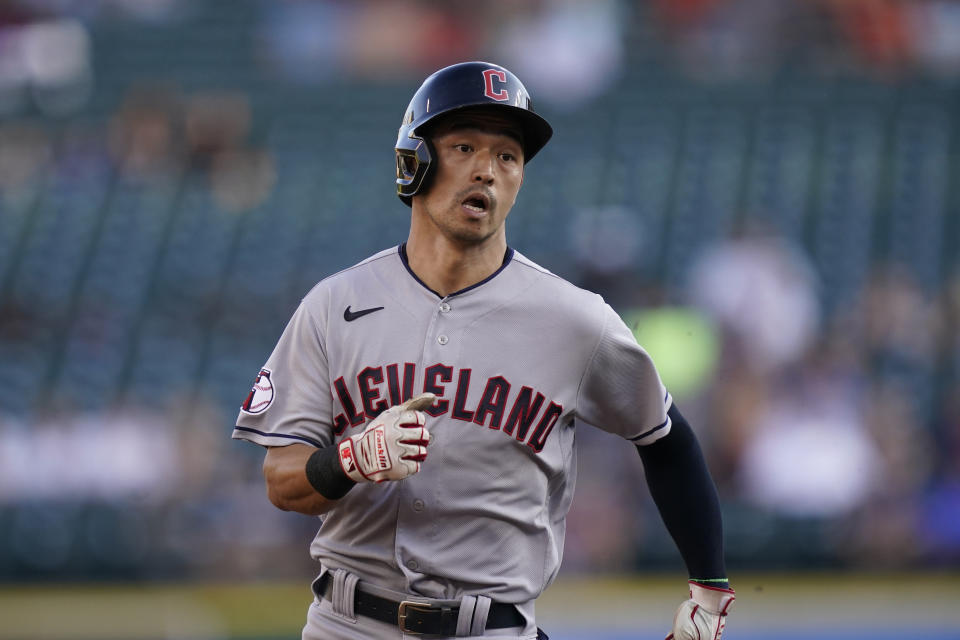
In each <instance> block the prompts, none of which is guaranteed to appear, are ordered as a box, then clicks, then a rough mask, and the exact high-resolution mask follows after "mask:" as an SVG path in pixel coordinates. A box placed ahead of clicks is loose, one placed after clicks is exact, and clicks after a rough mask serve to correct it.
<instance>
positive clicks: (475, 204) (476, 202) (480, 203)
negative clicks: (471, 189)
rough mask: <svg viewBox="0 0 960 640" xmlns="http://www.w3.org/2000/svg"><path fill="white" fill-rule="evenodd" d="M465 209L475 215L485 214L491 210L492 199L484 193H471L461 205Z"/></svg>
mask: <svg viewBox="0 0 960 640" xmlns="http://www.w3.org/2000/svg"><path fill="white" fill-rule="evenodd" d="M460 204H461V206H463V208H464V209H467V210H469V211H473V212H474V213H484V212H485V211H487V210H488V209H489V208H490V197H489V196H487V195H486V194H484V193H479V192H475V193H471V194H469V195H468V196H467V197H466V198H464V199H463V201H462V202H461V203H460Z"/></svg>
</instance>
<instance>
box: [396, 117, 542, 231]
mask: <svg viewBox="0 0 960 640" xmlns="http://www.w3.org/2000/svg"><path fill="white" fill-rule="evenodd" d="M519 135H520V134H519V131H517V130H516V125H514V124H513V123H512V122H511V121H510V120H509V119H506V118H501V117H498V116H495V115H491V114H462V115H454V116H451V117H450V118H449V119H447V120H445V121H444V122H443V123H442V124H441V125H440V126H439V127H438V128H437V129H436V130H434V131H433V132H432V134H431V136H430V137H431V140H432V142H433V147H434V150H435V152H436V158H435V160H434V161H435V162H436V167H435V170H436V173H435V175H434V176H433V181H432V182H431V183H430V187H429V189H428V190H427V192H426V193H425V194H423V195H421V196H416V197H415V198H414V207H419V208H420V209H421V210H422V211H424V212H425V213H426V215H427V216H428V217H429V219H430V221H431V222H432V224H433V226H434V227H435V228H436V229H437V230H438V231H439V232H440V233H442V234H443V235H444V236H446V237H447V238H448V239H449V240H452V241H454V242H455V243H457V244H460V245H462V246H475V245H479V244H482V243H483V242H485V241H486V240H488V239H489V238H491V237H492V236H495V235H497V234H501V235H502V234H504V227H503V223H504V220H506V217H507V214H508V213H509V212H510V209H511V208H512V207H513V203H514V201H515V200H516V198H517V193H518V192H519V191H520V184H521V183H522V182H523V145H522V144H521V143H520V141H519V139H518V138H519Z"/></svg>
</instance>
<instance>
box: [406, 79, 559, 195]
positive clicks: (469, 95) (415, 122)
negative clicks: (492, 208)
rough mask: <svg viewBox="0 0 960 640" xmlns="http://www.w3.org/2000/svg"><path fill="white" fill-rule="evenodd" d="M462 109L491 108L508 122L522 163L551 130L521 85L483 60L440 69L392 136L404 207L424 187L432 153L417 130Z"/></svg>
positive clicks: (418, 92)
mask: <svg viewBox="0 0 960 640" xmlns="http://www.w3.org/2000/svg"><path fill="white" fill-rule="evenodd" d="M466 107H484V108H488V107H489V108H496V109H499V110H502V111H501V113H506V114H507V115H508V116H510V117H512V118H514V119H515V120H516V122H517V124H519V125H520V129H521V131H522V132H523V160H524V163H526V162H529V161H530V159H531V158H533V156H535V155H536V154H537V152H538V151H540V149H542V148H543V146H544V145H545V144H547V141H548V140H549V139H550V136H552V135H553V128H551V127H550V124H549V123H548V122H547V121H546V120H544V119H543V118H542V117H541V116H539V115H537V114H536V113H534V111H533V102H532V101H531V100H530V94H529V93H527V89H526V88H525V87H524V86H523V83H521V82H520V80H519V79H518V78H517V76H515V75H513V74H512V73H510V72H509V71H507V70H506V69H504V68H503V67H501V66H499V65H495V64H491V63H489V62H461V63H460V64H455V65H451V66H449V67H444V68H443V69H440V70H439V71H437V72H436V73H434V74H433V75H431V76H430V77H429V78H427V79H426V80H424V81H423V84H422V85H421V86H420V88H419V89H418V90H417V92H416V93H415V94H414V95H413V99H412V100H411V101H410V105H409V106H408V107H407V111H406V113H405V114H404V116H403V122H402V123H401V125H400V132H399V134H398V135H397V146H396V148H395V149H396V154H397V195H398V196H400V199H401V200H403V201H404V202H405V203H406V204H407V205H410V204H411V198H412V197H413V196H414V195H416V194H417V193H419V192H420V190H421V189H423V188H425V186H426V185H427V183H428V177H429V174H430V167H431V164H432V160H433V155H434V154H433V149H432V148H431V145H430V143H429V141H428V140H427V139H426V138H425V137H424V135H423V127H424V125H426V124H427V123H428V122H430V121H431V120H433V119H434V118H436V117H437V116H440V115H442V114H446V113H450V112H451V111H455V110H457V109H463V108H466Z"/></svg>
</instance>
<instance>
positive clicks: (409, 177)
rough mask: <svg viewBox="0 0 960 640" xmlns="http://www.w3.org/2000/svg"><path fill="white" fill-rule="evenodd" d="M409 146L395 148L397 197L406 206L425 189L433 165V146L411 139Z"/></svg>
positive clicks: (418, 139)
mask: <svg viewBox="0 0 960 640" xmlns="http://www.w3.org/2000/svg"><path fill="white" fill-rule="evenodd" d="M409 142H410V143H411V144H409V145H403V146H397V147H396V159H397V195H399V196H400V199H401V200H403V202H404V203H406V205H407V206H412V205H413V200H412V198H413V196H415V195H416V194H418V193H422V192H423V191H425V190H426V189H427V186H428V185H429V182H430V177H431V175H432V173H433V172H432V171H431V170H430V168H431V165H432V164H433V155H434V154H433V145H431V144H430V142H429V141H428V140H426V139H424V138H416V137H411V138H410V139H409Z"/></svg>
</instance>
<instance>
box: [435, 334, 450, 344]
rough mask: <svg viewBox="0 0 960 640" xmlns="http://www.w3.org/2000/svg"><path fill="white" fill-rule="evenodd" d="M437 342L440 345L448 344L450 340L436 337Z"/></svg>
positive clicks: (444, 337) (445, 337)
mask: <svg viewBox="0 0 960 640" xmlns="http://www.w3.org/2000/svg"><path fill="white" fill-rule="evenodd" d="M437 342H439V343H440V344H447V343H448V342H450V338H448V337H447V336H443V335H441V336H437Z"/></svg>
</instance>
